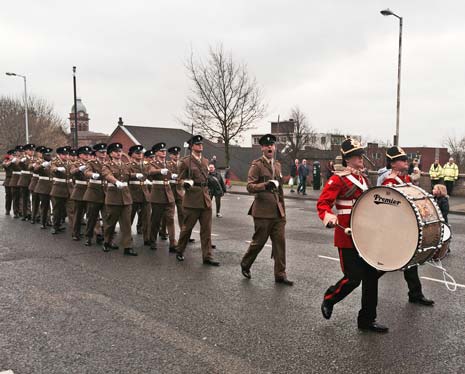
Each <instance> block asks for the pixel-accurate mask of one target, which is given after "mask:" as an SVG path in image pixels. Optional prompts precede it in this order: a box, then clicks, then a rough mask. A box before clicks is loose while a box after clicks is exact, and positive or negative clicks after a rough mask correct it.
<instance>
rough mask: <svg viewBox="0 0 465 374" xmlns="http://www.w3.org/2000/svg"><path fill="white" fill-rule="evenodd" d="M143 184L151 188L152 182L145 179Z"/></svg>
mask: <svg viewBox="0 0 465 374" xmlns="http://www.w3.org/2000/svg"><path fill="white" fill-rule="evenodd" d="M144 184H145V185H147V186H151V185H152V182H150V181H149V180H148V179H146V180H145V181H144Z"/></svg>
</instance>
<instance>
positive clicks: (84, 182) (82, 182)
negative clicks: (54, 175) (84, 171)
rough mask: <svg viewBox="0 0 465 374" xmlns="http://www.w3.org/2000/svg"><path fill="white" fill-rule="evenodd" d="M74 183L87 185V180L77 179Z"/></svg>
mask: <svg viewBox="0 0 465 374" xmlns="http://www.w3.org/2000/svg"><path fill="white" fill-rule="evenodd" d="M74 183H76V184H85V185H87V181H78V180H76V181H74Z"/></svg>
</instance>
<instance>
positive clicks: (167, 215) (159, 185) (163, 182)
mask: <svg viewBox="0 0 465 374" xmlns="http://www.w3.org/2000/svg"><path fill="white" fill-rule="evenodd" d="M162 169H167V168H166V164H165V163H163V162H162V161H160V160H154V161H152V162H151V163H150V165H149V169H148V174H149V177H150V180H151V182H152V191H151V193H150V199H149V201H150V203H151V206H152V216H151V228H150V237H151V242H152V244H151V248H152V249H156V240H157V236H158V232H159V230H160V224H161V221H162V218H164V219H165V220H166V227H167V230H168V237H169V241H170V249H171V250H172V251H174V247H175V246H176V237H175V235H176V234H175V229H174V207H175V205H174V203H175V200H174V196H173V191H172V190H171V186H170V180H171V172H170V171H169V170H168V172H167V173H166V175H162V174H161V171H162Z"/></svg>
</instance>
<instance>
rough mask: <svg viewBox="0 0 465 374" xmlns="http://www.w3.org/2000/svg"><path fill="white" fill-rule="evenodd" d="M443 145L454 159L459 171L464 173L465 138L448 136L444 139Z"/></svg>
mask: <svg viewBox="0 0 465 374" xmlns="http://www.w3.org/2000/svg"><path fill="white" fill-rule="evenodd" d="M443 144H444V146H445V147H447V149H448V150H449V153H450V155H451V156H452V157H453V158H454V161H455V163H456V164H457V166H458V167H459V171H463V170H464V169H465V136H462V138H458V137H456V136H448V137H446V138H445V139H444V142H443Z"/></svg>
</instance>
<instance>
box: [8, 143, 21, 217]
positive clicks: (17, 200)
mask: <svg viewBox="0 0 465 374" xmlns="http://www.w3.org/2000/svg"><path fill="white" fill-rule="evenodd" d="M22 158H23V146H22V145H17V146H16V148H15V154H14V157H13V158H12V160H11V170H12V175H11V179H10V188H11V196H12V199H13V218H19V217H20V216H21V212H22V209H21V191H20V187H19V186H18V181H19V178H20V177H21V166H20V165H19V160H20V159H22Z"/></svg>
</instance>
